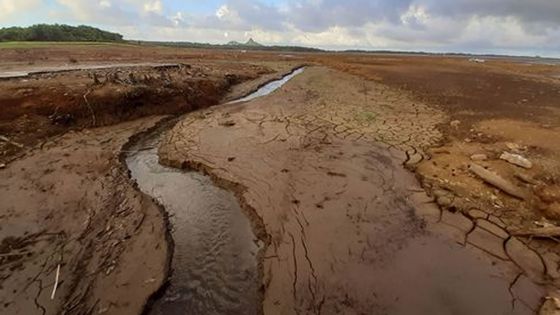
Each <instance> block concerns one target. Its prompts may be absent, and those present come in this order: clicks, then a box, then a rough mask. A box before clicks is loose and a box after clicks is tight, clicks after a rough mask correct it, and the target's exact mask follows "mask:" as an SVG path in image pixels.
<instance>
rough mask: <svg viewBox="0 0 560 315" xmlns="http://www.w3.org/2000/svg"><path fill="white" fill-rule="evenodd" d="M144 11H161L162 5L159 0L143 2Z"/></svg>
mask: <svg viewBox="0 0 560 315" xmlns="http://www.w3.org/2000/svg"><path fill="white" fill-rule="evenodd" d="M144 11H146V12H153V13H162V11H163V5H162V4H161V1H160V0H154V1H148V2H146V3H144Z"/></svg>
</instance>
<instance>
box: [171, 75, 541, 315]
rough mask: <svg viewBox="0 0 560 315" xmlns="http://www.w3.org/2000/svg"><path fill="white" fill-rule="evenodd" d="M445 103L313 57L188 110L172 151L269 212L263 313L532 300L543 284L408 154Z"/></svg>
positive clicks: (420, 148)
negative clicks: (237, 96)
mask: <svg viewBox="0 0 560 315" xmlns="http://www.w3.org/2000/svg"><path fill="white" fill-rule="evenodd" d="M444 117H445V116H444V115H443V114H442V113H441V112H438V111H436V110H434V109H431V108H430V107H428V106H426V105H424V104H421V103H418V102H415V101H413V100H412V99H411V98H409V97H408V96H407V95H406V94H404V93H401V92H400V91H394V90H392V89H390V88H387V87H386V86H383V85H380V84H375V83H373V82H368V81H365V82H364V81H362V80H360V79H359V78H357V77H353V76H347V75H344V74H341V73H339V72H334V71H331V70H327V69H324V68H310V69H309V70H307V71H306V72H305V73H304V74H302V75H301V76H298V77H296V78H295V79H294V80H292V81H290V82H289V83H288V84H287V85H286V86H285V87H284V88H282V89H280V90H279V91H278V92H276V93H275V94H274V95H271V96H268V97H264V98H262V99H259V100H256V101H252V102H249V103H244V104H236V105H223V106H220V107H216V108H214V109H212V110H211V111H207V112H203V114H200V115H187V116H186V117H185V118H184V119H183V120H182V121H181V122H180V123H178V124H177V125H176V126H175V128H173V130H172V131H171V132H170V133H169V135H168V136H167V137H166V140H165V142H164V144H163V145H162V147H161V149H160V157H161V161H162V162H164V163H165V164H168V165H172V166H189V167H194V168H196V169H201V170H204V171H205V172H207V173H209V174H210V175H211V176H212V177H213V178H214V179H215V180H216V182H218V183H225V184H224V185H223V186H224V187H227V186H228V185H229V186H230V189H231V188H233V191H236V192H237V196H238V198H240V201H241V203H242V204H245V205H246V208H247V209H250V211H251V213H253V215H252V217H253V219H254V221H255V222H257V223H259V224H262V226H263V227H264V232H265V233H266V237H265V238H264V239H266V240H268V242H267V243H266V249H265V250H264V255H263V256H262V257H261V258H262V264H263V278H262V285H263V288H264V300H263V311H264V313H267V314H277V313H320V312H325V313H334V312H343V313H355V312H358V313H359V312H364V313H371V312H372V311H373V312H385V313H392V314H409V313H411V312H415V313H423V314H433V313H457V312H465V313H479V314H495V313H510V312H516V313H521V314H527V313H532V312H534V311H535V310H536V309H537V308H538V306H539V304H540V301H541V297H542V296H543V295H544V294H545V293H544V289H543V288H542V287H540V286H538V285H535V284H534V283H533V282H531V281H530V280H529V279H527V278H525V277H520V275H519V274H520V270H519V269H518V267H517V266H516V265H515V264H512V263H511V262H508V261H504V260H502V259H500V258H498V257H494V256H491V255H488V254H487V253H486V252H484V251H482V250H480V249H479V248H475V247H473V246H469V245H466V244H465V243H464V239H465V234H468V232H469V231H470V230H471V229H472V228H473V227H472V225H470V221H468V220H463V219H462V217H461V216H460V215H455V214H453V213H442V212H440V210H439V208H438V207H437V205H436V204H434V203H433V202H432V199H431V198H429V197H428V196H426V194H425V193H424V192H423V190H422V188H421V187H420V186H419V185H418V183H417V181H416V180H415V178H414V177H413V176H412V175H411V174H410V173H409V172H408V171H406V170H405V169H404V168H403V167H402V164H403V163H405V162H408V163H409V164H414V163H415V162H414V160H415V161H416V162H418V161H420V160H422V157H423V156H425V153H424V152H425V151H424V148H428V147H430V146H433V145H434V144H435V143H438V141H440V140H441V135H440V134H439V133H438V131H437V130H436V125H437V124H438V123H440V122H441V121H443V120H444V119H445V118H444ZM224 122H227V123H224ZM232 183H235V184H232ZM442 217H443V219H441V218H442ZM461 229H465V232H460V231H461ZM476 234H479V235H478V236H477V237H480V238H481V240H480V242H482V243H484V244H486V239H485V234H484V233H482V234H480V233H479V232H476ZM492 244H494V243H492ZM498 244H499V245H498V246H501V243H498ZM435 257H437V258H435ZM411 261H415V262H416V263H414V264H411V263H410V262H411ZM286 271H289V272H286ZM411 279H412V280H413V281H414V283H415V288H421V292H422V293H421V294H419V291H418V290H412V288H411V287H410V286H409V285H408V283H409V281H412V280H411ZM395 301H398V302H395Z"/></svg>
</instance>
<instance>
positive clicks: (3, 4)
mask: <svg viewBox="0 0 560 315" xmlns="http://www.w3.org/2000/svg"><path fill="white" fill-rule="evenodd" d="M41 4H43V1H41V0H0V23H2V22H9V21H15V20H17V18H18V15H19V14H23V13H24V12H26V11H28V10H34V9H37V7H38V6H40V5H41Z"/></svg>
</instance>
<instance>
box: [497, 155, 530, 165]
mask: <svg viewBox="0 0 560 315" xmlns="http://www.w3.org/2000/svg"><path fill="white" fill-rule="evenodd" d="M500 159H502V160H504V161H506V162H509V163H511V164H513V165H517V166H520V167H523V168H532V167H533V163H531V161H529V160H528V159H526V158H524V157H523V156H521V155H519V154H512V153H509V152H504V153H502V155H500Z"/></svg>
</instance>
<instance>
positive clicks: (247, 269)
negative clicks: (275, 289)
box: [126, 68, 303, 314]
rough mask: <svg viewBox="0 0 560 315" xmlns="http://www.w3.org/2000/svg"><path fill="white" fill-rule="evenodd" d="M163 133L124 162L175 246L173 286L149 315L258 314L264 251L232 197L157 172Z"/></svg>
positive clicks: (266, 89)
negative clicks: (164, 217) (164, 220)
mask: <svg viewBox="0 0 560 315" xmlns="http://www.w3.org/2000/svg"><path fill="white" fill-rule="evenodd" d="M302 72H303V68H300V69H297V70H295V71H294V72H292V73H290V74H288V75H286V76H284V77H283V78H282V79H280V80H276V81H272V82H270V83H268V84H266V85H264V86H262V87H261V88H259V89H258V90H257V91H256V92H254V93H252V94H250V95H248V96H245V97H243V98H241V99H239V100H236V101H233V102H231V103H235V102H244V101H249V100H252V99H255V98H257V97H262V96H265V95H268V94H270V93H272V92H273V91H275V90H277V89H278V88H280V87H281V86H282V85H284V84H285V83H286V82H288V81H289V80H290V79H292V78H293V77H295V76H296V75H298V74H300V73H302ZM164 132H165V130H156V131H154V132H152V133H150V134H147V135H146V136H144V137H143V138H141V139H140V140H138V141H137V142H136V143H135V144H134V146H133V147H131V148H130V149H131V150H130V153H128V155H127V157H126V164H127V166H128V168H129V169H130V171H131V175H132V178H133V179H134V180H135V181H136V182H137V183H138V186H139V188H140V189H141V190H142V191H143V192H144V193H146V194H148V195H150V196H152V197H153V198H155V199H156V200H158V202H159V203H160V204H161V205H162V206H163V207H164V208H165V210H166V211H167V213H168V215H169V222H170V225H171V236H172V238H173V242H174V249H173V258H172V263H171V268H172V271H171V278H170V281H169V285H168V286H167V288H166V289H165V291H164V292H163V293H162V296H161V297H159V298H158V299H157V300H156V301H155V302H154V303H153V304H152V305H151V307H150V309H149V311H148V314H256V313H258V311H259V309H260V297H259V276H258V274H259V273H258V262H257V253H258V251H259V249H260V247H259V241H258V239H257V238H256V237H255V235H254V233H253V231H252V228H251V224H250V222H249V219H248V218H247V217H246V216H245V214H244V213H243V212H242V210H241V208H240V206H239V203H238V201H237V200H236V198H235V196H234V194H233V193H231V192H229V191H226V190H224V189H221V188H219V187H217V186H216V185H214V184H213V182H212V180H211V179H210V178H209V177H208V176H205V175H202V174H201V173H199V172H196V171H185V170H179V169H175V168H170V167H166V166H163V165H161V164H159V158H158V154H157V151H158V147H159V143H160V141H161V139H162V137H163V134H164ZM146 255H149V253H146Z"/></svg>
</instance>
